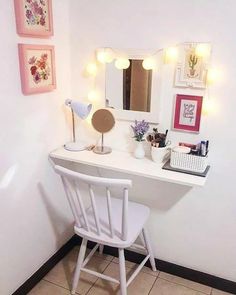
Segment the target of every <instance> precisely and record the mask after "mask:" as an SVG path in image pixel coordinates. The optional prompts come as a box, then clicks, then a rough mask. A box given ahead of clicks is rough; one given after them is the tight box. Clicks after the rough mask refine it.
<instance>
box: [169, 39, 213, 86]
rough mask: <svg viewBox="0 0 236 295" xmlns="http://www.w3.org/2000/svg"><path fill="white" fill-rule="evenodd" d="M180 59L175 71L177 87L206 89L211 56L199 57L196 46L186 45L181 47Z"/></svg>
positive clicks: (192, 44)
mask: <svg viewBox="0 0 236 295" xmlns="http://www.w3.org/2000/svg"><path fill="white" fill-rule="evenodd" d="M179 58H180V60H179V62H178V63H177V65H176V71H175V82H174V85H175V87H183V88H199V89H204V88H206V77H207V68H208V61H209V56H208V57H202V56H198V55H197V54H196V44H194V43H185V44H184V45H182V46H180V56H179Z"/></svg>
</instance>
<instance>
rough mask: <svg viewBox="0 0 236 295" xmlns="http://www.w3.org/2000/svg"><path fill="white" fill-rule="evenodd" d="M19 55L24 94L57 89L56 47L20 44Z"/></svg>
mask: <svg viewBox="0 0 236 295" xmlns="http://www.w3.org/2000/svg"><path fill="white" fill-rule="evenodd" d="M18 53H19V65H20V76H21V88H22V92H23V94H25V95H29V94H36V93H42V92H48V91H52V90H53V89H55V88H56V74H55V54H54V46H51V45H30V44H18Z"/></svg>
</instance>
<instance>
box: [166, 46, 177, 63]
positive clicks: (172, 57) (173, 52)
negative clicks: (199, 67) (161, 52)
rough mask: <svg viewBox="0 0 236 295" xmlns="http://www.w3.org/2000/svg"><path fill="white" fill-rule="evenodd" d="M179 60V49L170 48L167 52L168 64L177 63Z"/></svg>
mask: <svg viewBox="0 0 236 295" xmlns="http://www.w3.org/2000/svg"><path fill="white" fill-rule="evenodd" d="M177 58H178V48H177V47H169V48H167V49H166V52H165V59H166V62H175V61H176V60H177Z"/></svg>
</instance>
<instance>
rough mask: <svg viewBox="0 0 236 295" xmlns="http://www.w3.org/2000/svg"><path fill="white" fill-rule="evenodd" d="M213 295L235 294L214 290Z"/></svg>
mask: <svg viewBox="0 0 236 295" xmlns="http://www.w3.org/2000/svg"><path fill="white" fill-rule="evenodd" d="M211 294H212V295H227V294H233V293H227V292H223V291H220V290H216V289H213V290H212V293H211Z"/></svg>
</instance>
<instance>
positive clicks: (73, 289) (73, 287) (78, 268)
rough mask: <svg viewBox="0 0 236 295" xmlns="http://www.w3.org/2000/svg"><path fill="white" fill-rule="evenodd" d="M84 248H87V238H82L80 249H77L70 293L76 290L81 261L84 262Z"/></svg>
mask: <svg viewBox="0 0 236 295" xmlns="http://www.w3.org/2000/svg"><path fill="white" fill-rule="evenodd" d="M86 248H87V240H86V239H83V240H82V244H81V246H80V251H79V255H78V259H77V264H76V268H75V274H74V278H73V283H72V290H71V294H75V291H76V288H77V285H78V282H79V277H80V270H81V267H82V265H83V262H84V256H85V252H86Z"/></svg>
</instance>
